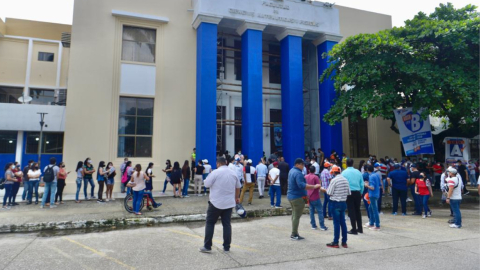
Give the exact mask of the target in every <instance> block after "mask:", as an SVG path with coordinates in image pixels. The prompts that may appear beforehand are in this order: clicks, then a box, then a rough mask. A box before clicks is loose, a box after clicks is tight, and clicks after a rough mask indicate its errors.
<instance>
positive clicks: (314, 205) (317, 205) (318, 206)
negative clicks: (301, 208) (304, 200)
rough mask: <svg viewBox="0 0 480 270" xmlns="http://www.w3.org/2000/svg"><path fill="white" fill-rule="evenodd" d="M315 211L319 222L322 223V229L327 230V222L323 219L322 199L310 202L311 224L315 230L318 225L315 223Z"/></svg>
mask: <svg viewBox="0 0 480 270" xmlns="http://www.w3.org/2000/svg"><path fill="white" fill-rule="evenodd" d="M315 210H317V213H318V222H319V223H320V228H325V222H324V218H323V210H322V201H321V200H320V199H318V200H315V201H310V224H312V227H313V228H316V227H317V223H316V222H315Z"/></svg>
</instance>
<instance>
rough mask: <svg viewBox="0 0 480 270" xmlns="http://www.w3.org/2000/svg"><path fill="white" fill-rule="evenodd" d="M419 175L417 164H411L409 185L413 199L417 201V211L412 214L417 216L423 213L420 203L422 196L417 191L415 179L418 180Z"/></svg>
mask: <svg viewBox="0 0 480 270" xmlns="http://www.w3.org/2000/svg"><path fill="white" fill-rule="evenodd" d="M419 176H420V172H419V171H418V169H417V165H416V164H412V165H410V177H409V181H408V183H407V186H408V187H409V188H410V192H411V194H412V197H413V200H414V201H415V211H414V212H413V213H412V215H415V216H420V215H422V204H421V203H420V197H419V196H418V195H417V194H416V193H415V181H417V179H418V178H419Z"/></svg>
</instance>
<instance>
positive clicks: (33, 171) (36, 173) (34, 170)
mask: <svg viewBox="0 0 480 270" xmlns="http://www.w3.org/2000/svg"><path fill="white" fill-rule="evenodd" d="M41 175H42V172H41V171H40V170H39V168H38V163H33V165H32V167H30V170H28V173H27V176H28V181H29V182H30V185H29V187H28V193H27V200H28V202H27V204H32V197H33V190H34V189H35V204H38V186H39V185H40V176H41Z"/></svg>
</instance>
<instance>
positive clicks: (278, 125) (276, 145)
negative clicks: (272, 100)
mask: <svg viewBox="0 0 480 270" xmlns="http://www.w3.org/2000/svg"><path fill="white" fill-rule="evenodd" d="M270 122H272V123H274V125H273V126H270V149H271V151H270V152H271V153H275V152H278V153H279V154H280V153H282V150H283V142H282V137H283V134H282V110H278V109H270Z"/></svg>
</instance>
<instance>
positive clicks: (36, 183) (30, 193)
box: [27, 180, 40, 202]
mask: <svg viewBox="0 0 480 270" xmlns="http://www.w3.org/2000/svg"><path fill="white" fill-rule="evenodd" d="M28 182H29V184H28V193H27V200H28V201H29V202H32V197H33V191H34V190H35V202H38V186H39V185H40V180H30V181H28Z"/></svg>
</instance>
